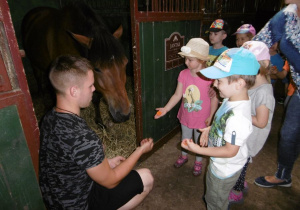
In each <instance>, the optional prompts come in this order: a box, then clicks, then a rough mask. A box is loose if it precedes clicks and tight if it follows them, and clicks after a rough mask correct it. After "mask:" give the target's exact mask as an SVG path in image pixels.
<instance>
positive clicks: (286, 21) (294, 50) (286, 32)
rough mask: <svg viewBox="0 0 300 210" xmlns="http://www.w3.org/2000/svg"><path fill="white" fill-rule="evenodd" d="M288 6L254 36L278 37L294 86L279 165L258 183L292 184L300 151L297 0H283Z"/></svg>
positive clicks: (266, 39) (299, 9)
mask: <svg viewBox="0 0 300 210" xmlns="http://www.w3.org/2000/svg"><path fill="white" fill-rule="evenodd" d="M285 3H286V4H288V6H287V7H285V8H283V9H282V10H281V11H279V12H278V13H277V14H276V15H275V16H274V17H273V18H272V19H271V20H270V21H269V22H268V23H267V24H266V25H265V26H264V27H263V29H262V30H261V31H260V32H259V33H258V34H257V35H256V36H255V37H254V38H253V40H258V41H263V42H265V43H266V44H267V45H268V47H271V46H272V45H273V44H274V43H276V42H278V41H280V50H281V52H282V53H283V54H284V55H285V56H286V58H287V60H288V62H289V63H290V71H291V75H292V79H293V81H294V83H295V84H296V87H297V90H296V91H295V93H294V94H293V96H292V97H291V100H290V102H289V104H288V106H287V110H286V114H285V119H284V123H283V126H282V128H281V131H280V135H281V138H280V142H279V149H278V168H277V172H276V174H275V176H262V177H258V178H257V179H256V180H255V184H257V185H258V186H261V187H274V186H282V187H291V185H292V176H291V173H292V170H293V166H294V163H295V161H296V159H297V158H298V155H299V151H300V120H299V119H300V97H299V91H300V89H299V85H300V59H299V58H300V19H299V18H300V0H285Z"/></svg>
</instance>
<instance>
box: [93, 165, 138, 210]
mask: <svg viewBox="0 0 300 210" xmlns="http://www.w3.org/2000/svg"><path fill="white" fill-rule="evenodd" d="M143 190H144V185H143V182H142V179H141V177H140V175H139V174H138V172H137V171H134V170H132V171H131V172H130V173H129V174H128V175H127V176H126V177H125V178H124V179H123V180H122V181H121V182H120V183H119V184H118V185H117V186H116V187H115V188H112V189H107V188H105V187H103V186H101V185H99V184H97V183H96V182H94V184H93V187H92V190H91V192H90V195H89V201H88V202H89V210H94V209H95V210H96V209H97V210H100V209H105V210H115V209H118V208H120V207H121V206H123V205H124V204H126V203H127V202H128V201H130V200H131V199H132V198H133V197H134V196H136V195H137V194H141V193H142V192H143Z"/></svg>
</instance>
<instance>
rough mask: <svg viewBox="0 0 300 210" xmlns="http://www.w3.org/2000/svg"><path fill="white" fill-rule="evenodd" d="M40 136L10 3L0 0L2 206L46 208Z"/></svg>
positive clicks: (0, 183) (0, 207)
mask: <svg viewBox="0 0 300 210" xmlns="http://www.w3.org/2000/svg"><path fill="white" fill-rule="evenodd" d="M38 138H39V130H38V125H37V121H36V118H35V115H34V112H33V107H32V102H31V98H30V95H29V91H28V86H27V82H26V77H25V73H24V69H23V66H22V61H21V57H20V55H19V50H18V45H17V41H16V38H15V34H14V29H13V27H12V21H11V18H10V12H9V8H8V4H7V1H0V209H44V204H43V201H42V197H41V193H40V190H39V186H38V182H37V176H36V175H37V174H38V146H39V144H38Z"/></svg>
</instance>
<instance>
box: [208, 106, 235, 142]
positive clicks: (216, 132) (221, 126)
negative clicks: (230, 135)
mask: <svg viewBox="0 0 300 210" xmlns="http://www.w3.org/2000/svg"><path fill="white" fill-rule="evenodd" d="M223 108H224V106H221V107H220V108H219V109H220V110H218V111H217V113H216V115H215V117H214V121H213V123H212V125H211V128H210V131H209V134H208V137H209V140H210V141H212V145H213V146H214V147H221V146H225V144H226V141H225V140H224V133H225V128H226V121H227V120H228V118H230V117H231V116H233V115H234V113H233V111H232V110H231V109H230V110H227V111H223V110H224V109H223Z"/></svg>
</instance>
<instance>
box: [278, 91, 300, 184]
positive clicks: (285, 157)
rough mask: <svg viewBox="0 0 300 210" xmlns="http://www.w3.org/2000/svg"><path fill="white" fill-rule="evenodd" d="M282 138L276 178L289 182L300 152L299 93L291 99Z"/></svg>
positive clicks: (281, 133) (281, 134)
mask: <svg viewBox="0 0 300 210" xmlns="http://www.w3.org/2000/svg"><path fill="white" fill-rule="evenodd" d="M296 92H297V91H296ZM280 137H281V138H280V141H279V149H278V152H279V154H278V169H277V172H276V174H275V176H276V177H277V178H278V179H282V180H287V181H289V180H290V179H291V173H292V170H293V166H294V163H295V161H296V160H297V158H298V155H299V152H300V97H299V95H298V94H297V93H295V94H294V95H293V96H292V97H291V99H290V102H289V104H288V106H287V110H286V114H285V118H284V122H283V125H282V128H281V131H280Z"/></svg>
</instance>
